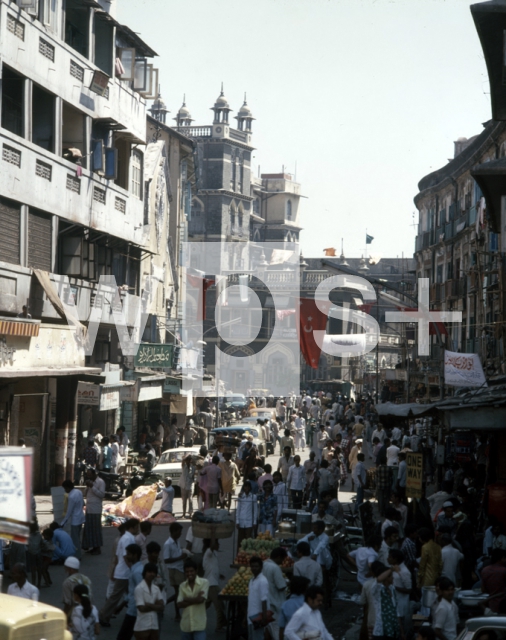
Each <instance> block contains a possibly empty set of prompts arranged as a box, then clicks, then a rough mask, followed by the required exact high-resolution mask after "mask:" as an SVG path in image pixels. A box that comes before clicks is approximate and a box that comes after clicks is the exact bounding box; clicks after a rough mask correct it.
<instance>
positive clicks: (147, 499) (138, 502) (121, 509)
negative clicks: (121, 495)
mask: <svg viewBox="0 0 506 640" xmlns="http://www.w3.org/2000/svg"><path fill="white" fill-rule="evenodd" d="M157 491H158V485H156V484H152V485H149V486H145V485H142V486H140V487H137V489H135V491H134V492H133V493H132V495H131V496H130V497H129V498H125V500H123V501H122V502H120V503H119V504H117V505H115V507H114V509H112V510H111V511H110V513H111V514H112V515H115V516H123V517H124V518H137V519H138V520H147V519H148V518H149V514H150V513H151V509H152V508H153V505H154V504H155V500H156V493H157Z"/></svg>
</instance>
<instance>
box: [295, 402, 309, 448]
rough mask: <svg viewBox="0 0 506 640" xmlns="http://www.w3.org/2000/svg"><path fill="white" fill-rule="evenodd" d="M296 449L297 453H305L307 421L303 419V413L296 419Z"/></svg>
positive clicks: (300, 412)
mask: <svg viewBox="0 0 506 640" xmlns="http://www.w3.org/2000/svg"><path fill="white" fill-rule="evenodd" d="M295 448H296V449H297V451H300V450H301V449H302V451H304V449H305V448H306V421H305V420H304V418H303V417H302V411H299V413H298V415H297V417H296V418H295Z"/></svg>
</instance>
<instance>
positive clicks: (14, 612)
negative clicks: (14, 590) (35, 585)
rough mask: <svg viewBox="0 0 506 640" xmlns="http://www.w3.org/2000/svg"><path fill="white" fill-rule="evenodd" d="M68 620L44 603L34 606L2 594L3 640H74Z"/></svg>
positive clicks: (0, 634) (0, 620) (0, 628)
mask: <svg viewBox="0 0 506 640" xmlns="http://www.w3.org/2000/svg"><path fill="white" fill-rule="evenodd" d="M66 627H67V619H66V616H65V614H64V613H63V611H61V609H57V608H56V607H51V606H49V605H48V604H45V603H44V602H33V601H32V600H27V599H25V598H19V597H17V596H8V595H6V594H4V593H3V594H2V607H1V608H0V638H2V640H18V639H19V640H21V639H23V638H27V639H28V638H51V640H72V634H71V633H70V631H68V630H67V628H66Z"/></svg>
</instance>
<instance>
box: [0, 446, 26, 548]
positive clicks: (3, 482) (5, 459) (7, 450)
mask: <svg viewBox="0 0 506 640" xmlns="http://www.w3.org/2000/svg"><path fill="white" fill-rule="evenodd" d="M32 469H33V449H31V448H23V447H0V538H6V539H7V540H14V541H15V542H23V543H26V542H28V536H29V534H30V529H29V523H30V521H31V519H32Z"/></svg>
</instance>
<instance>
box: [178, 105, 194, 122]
mask: <svg viewBox="0 0 506 640" xmlns="http://www.w3.org/2000/svg"><path fill="white" fill-rule="evenodd" d="M177 115H178V117H179V118H185V119H186V118H191V117H192V116H191V113H190V110H189V109H188V107H187V106H186V102H183V104H182V105H181V107H180V109H179V111H178V112H177Z"/></svg>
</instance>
